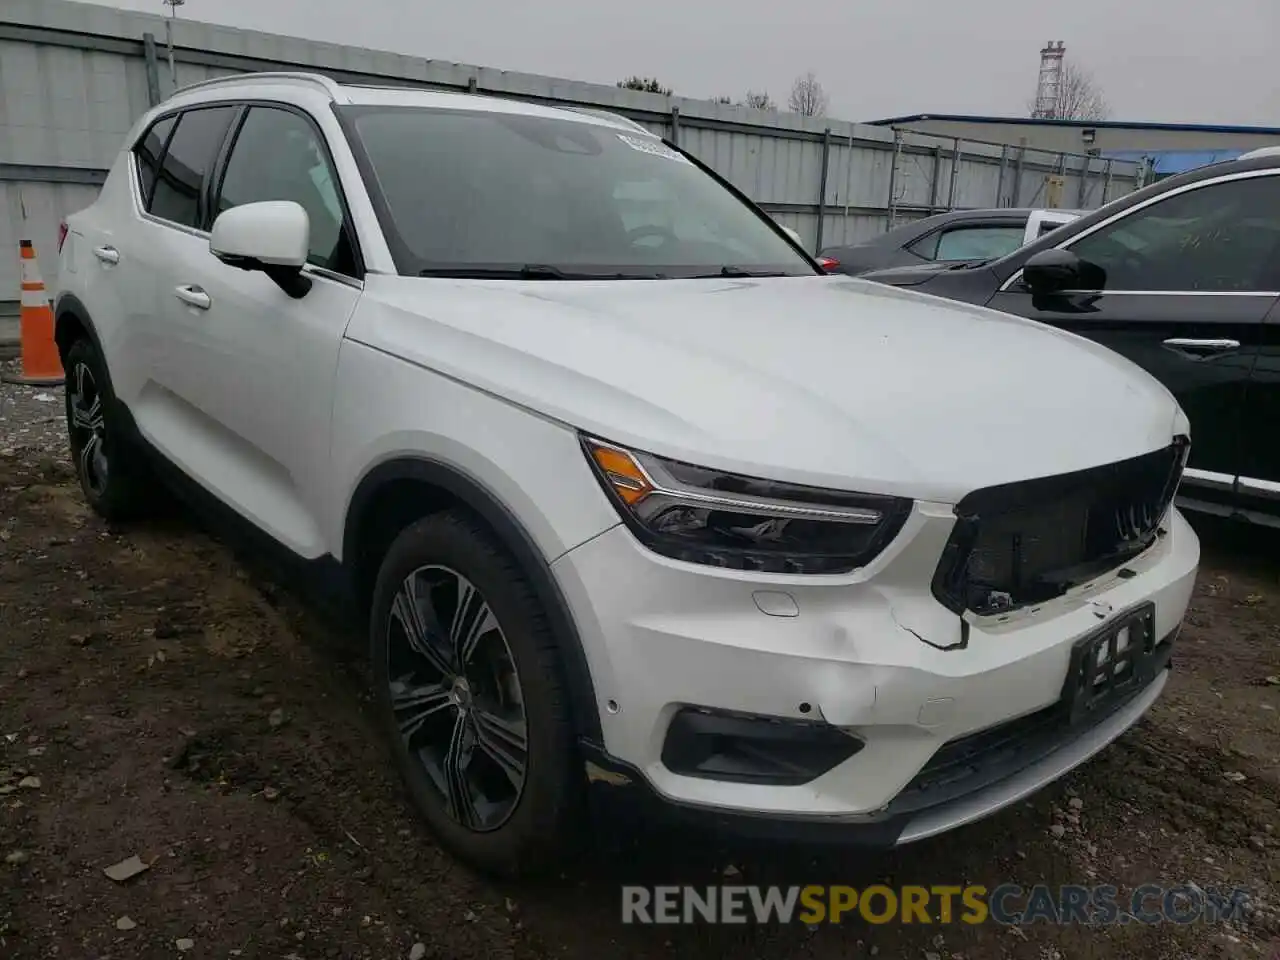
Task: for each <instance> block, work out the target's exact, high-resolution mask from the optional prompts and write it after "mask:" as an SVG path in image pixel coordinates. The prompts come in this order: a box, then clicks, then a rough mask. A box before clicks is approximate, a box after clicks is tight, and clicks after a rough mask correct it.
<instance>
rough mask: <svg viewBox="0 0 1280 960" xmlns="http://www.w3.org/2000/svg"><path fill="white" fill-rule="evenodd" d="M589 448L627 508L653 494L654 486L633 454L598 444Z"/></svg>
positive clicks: (592, 444)
mask: <svg viewBox="0 0 1280 960" xmlns="http://www.w3.org/2000/svg"><path fill="white" fill-rule="evenodd" d="M588 448H589V449H590V451H591V459H593V460H594V461H595V462H596V466H597V467H599V468H600V470H601V472H602V473H603V474H604V476H605V479H606V480H608V481H609V485H610V486H611V487H613V489H614V492H615V493H617V495H618V496H619V497H621V498H622V502H623V503H625V504H626V505H627V506H629V507H631V506H635V505H636V504H637V503H639V502H640V501H641V500H643V499H644V498H645V497H647V496H648V495H649V494H650V493H652V492H653V484H651V483H650V482H649V478H648V477H646V476H645V474H644V471H643V470H641V469H640V465H639V464H638V463H636V461H635V459H634V458H633V457H632V456H631V454H629V453H626V452H624V451H622V450H617V449H614V448H613V447H605V446H601V445H600V444H598V443H589V444H588Z"/></svg>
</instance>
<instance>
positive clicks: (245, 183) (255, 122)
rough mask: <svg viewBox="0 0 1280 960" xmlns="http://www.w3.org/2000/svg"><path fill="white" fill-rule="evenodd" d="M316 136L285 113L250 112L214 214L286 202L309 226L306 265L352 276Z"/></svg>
mask: <svg viewBox="0 0 1280 960" xmlns="http://www.w3.org/2000/svg"><path fill="white" fill-rule="evenodd" d="M319 138H320V135H319V134H318V133H317V132H316V130H315V128H314V127H312V126H311V124H310V123H308V122H307V121H306V119H304V118H303V117H301V116H299V115H298V114H296V113H293V112H291V111H288V110H276V109H272V108H270V107H254V108H252V109H251V110H250V111H249V114H248V116H247V117H246V118H245V122H244V125H243V126H242V127H241V128H240V133H239V135H238V136H237V137H236V141H235V145H234V146H233V147H232V148H231V156H230V158H229V159H228V160H227V168H226V173H225V174H224V175H223V178H222V187H221V189H220V191H219V197H218V207H217V209H218V212H219V213H221V212H223V211H224V210H230V209H231V208H232V207H239V206H243V205H244V204H246V203H257V202H259V201H262V200H292V201H293V202H295V203H298V204H301V205H302V208H303V209H304V210H306V211H307V217H308V218H309V219H310V221H311V249H310V255H309V257H308V260H309V261H310V262H311V263H313V264H315V265H316V266H319V267H326V268H328V269H330V270H337V271H340V272H342V273H345V274H349V275H350V274H354V273H355V260H354V257H353V255H352V251H351V245H350V243H349V242H348V240H349V238H348V236H347V232H346V230H345V229H344V228H343V218H342V203H341V201H340V200H339V196H338V187H337V177H336V176H335V175H334V173H333V170H332V169H331V168H330V166H329V160H328V157H327V155H326V153H325V150H324V146H323V144H322V142H321V141H320V139H319Z"/></svg>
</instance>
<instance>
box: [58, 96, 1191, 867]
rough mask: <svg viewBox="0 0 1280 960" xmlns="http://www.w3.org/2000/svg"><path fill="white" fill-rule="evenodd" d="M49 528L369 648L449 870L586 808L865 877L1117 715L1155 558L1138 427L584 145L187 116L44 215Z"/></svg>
mask: <svg viewBox="0 0 1280 960" xmlns="http://www.w3.org/2000/svg"><path fill="white" fill-rule="evenodd" d="M60 256H61V262H60V270H59V275H58V276H59V284H60V287H61V289H60V291H59V292H58V296H57V305H56V312H57V337H58V343H59V345H60V348H61V351H62V357H63V362H64V365H65V368H66V370H67V378H68V380H67V382H68V390H67V421H68V427H69V431H70V437H71V442H72V449H73V452H74V454H75V458H76V463H77V466H78V470H79V476H80V480H81V484H82V486H83V489H84V493H85V496H86V497H87V499H88V500H89V502H90V503H91V504H93V506H94V507H95V508H96V509H98V510H99V511H101V512H102V513H104V514H106V515H108V516H123V515H125V514H127V513H129V512H131V511H136V510H137V509H139V507H145V506H146V504H147V503H148V497H147V490H148V484H150V483H152V482H154V481H156V480H157V479H161V480H167V481H168V482H170V483H172V484H174V485H175V486H177V487H179V488H181V489H184V490H187V491H189V492H193V493H195V494H196V495H197V501H198V502H201V503H203V504H205V505H207V506H213V507H215V508H217V509H218V512H219V515H221V516H224V517H226V518H228V519H230V520H233V521H237V522H238V523H239V524H240V525H241V526H243V527H245V528H246V529H247V530H248V531H249V532H251V533H255V534H257V535H259V536H258V540H259V541H261V542H262V543H265V544H268V545H273V546H276V547H280V548H283V549H282V551H281V552H282V554H283V555H285V556H286V557H288V558H289V559H291V560H293V561H297V562H299V563H300V564H301V565H302V566H303V567H304V569H306V570H309V571H311V572H314V573H315V574H316V575H317V576H320V575H324V576H326V577H334V576H336V578H337V579H336V580H333V581H329V580H326V582H335V583H337V584H339V585H341V586H342V587H344V588H345V594H344V595H345V596H348V597H349V599H350V603H351V604H353V605H354V607H355V609H358V610H360V611H361V614H362V617H363V621H362V622H363V623H364V624H365V625H366V628H367V630H368V632H369V638H368V639H369V645H370V649H371V651H372V656H373V673H374V677H375V682H376V686H377V689H376V694H377V697H378V703H379V704H380V708H381V711H382V715H383V717H384V719H385V723H386V729H387V733H388V735H389V736H390V738H391V742H392V743H393V745H394V751H395V755H396V757H397V760H398V763H399V766H400V770H401V773H402V775H403V777H404V779H405V782H406V783H407V785H408V787H409V791H410V793H411V796H412V798H413V801H414V803H415V804H416V805H417V806H418V808H419V809H420V810H421V813H422V814H423V815H424V817H425V818H426V819H427V820H428V821H429V823H430V824H431V826H432V827H433V829H434V831H435V832H436V834H437V835H438V836H439V838H440V840H441V841H442V843H443V844H445V845H446V846H447V847H448V848H449V849H450V850H452V851H454V852H455V853H456V854H458V855H459V856H461V857H463V858H465V859H466V860H468V861H469V862H470V863H472V864H474V865H476V866H478V867H481V868H484V869H488V870H494V871H503V872H508V873H512V872H519V871H528V870H536V869H539V868H544V867H546V866H548V865H549V864H550V863H553V862H555V860H556V859H557V858H558V857H560V856H561V855H562V854H563V852H564V851H565V850H566V849H567V843H568V841H569V840H570V839H571V838H572V837H573V836H574V835H575V834H576V833H577V832H578V831H579V827H580V824H581V822H582V817H581V813H582V812H583V811H584V810H586V809H587V808H588V806H589V805H590V803H591V801H592V800H593V799H594V800H598V801H599V802H600V806H601V808H603V807H605V806H608V804H609V802H610V801H619V802H625V803H626V804H627V805H628V808H629V809H631V810H633V811H634V810H640V811H642V812H647V813H648V814H652V815H661V814H662V813H664V812H665V813H667V814H671V815H673V816H675V817H677V818H679V819H683V820H692V821H695V822H698V821H703V822H706V823H710V824H714V825H716V826H718V827H724V828H728V829H740V830H744V831H748V832H758V833H772V834H776V835H793V836H797V837H802V836H813V837H818V838H826V839H827V840H830V841H838V840H848V841H850V842H854V843H868V844H876V845H881V846H892V845H897V844H904V843H908V842H911V841H916V840H920V839H922V838H925V837H929V836H931V835H934V834H937V833H940V832H943V831H946V830H949V829H951V828H953V827H958V826H961V825H963V824H966V823H968V822H970V821H973V820H975V819H977V818H979V817H982V816H984V815H987V814H990V813H992V812H994V811H996V810H999V809H1000V808H1001V807H1003V806H1006V805H1007V804H1010V803H1012V802H1014V801H1016V800H1018V799H1019V798H1021V797H1024V796H1026V795H1027V794H1029V793H1030V792H1032V791H1034V790H1036V789H1037V788H1039V787H1041V786H1043V785H1044V784H1046V783H1049V782H1050V781H1052V780H1054V779H1055V778H1057V777H1059V776H1061V775H1062V774H1063V773H1065V772H1066V771H1068V770H1070V769H1071V768H1073V767H1074V766H1076V765H1077V764H1079V763H1081V762H1082V761H1084V760H1086V759H1087V758H1088V757H1089V756H1090V755H1092V754H1093V753H1095V752H1096V751H1098V750H1099V749H1101V748H1103V747H1104V746H1105V745H1106V744H1108V743H1109V742H1110V741H1112V740H1113V739H1115V738H1116V737H1117V736H1119V735H1120V734H1121V733H1122V732H1123V731H1124V730H1126V729H1127V728H1128V727H1129V726H1131V725H1132V724H1133V723H1135V722H1136V721H1137V720H1138V719H1139V718H1140V717H1141V716H1142V715H1143V713H1144V712H1145V711H1146V710H1147V708H1148V707H1150V706H1151V704H1152V702H1153V701H1154V700H1155V699H1156V698H1157V697H1158V696H1159V694H1160V691H1161V689H1162V688H1163V686H1164V684H1165V682H1166V678H1167V676H1168V670H1169V666H1170V651H1171V649H1172V646H1173V643H1174V640H1175V637H1176V634H1177V632H1178V626H1179V624H1180V622H1181V620H1182V618H1183V615H1184V613H1185V610H1186V607H1187V604H1188V599H1189V596H1190V593H1191V590H1192V584H1193V580H1194V578H1195V574H1196V567H1197V563H1198V559H1199V544H1198V541H1197V539H1196V536H1195V534H1194V533H1193V532H1192V530H1191V529H1190V528H1189V527H1188V525H1187V524H1186V522H1185V521H1184V520H1183V518H1182V516H1181V515H1180V514H1179V513H1178V511H1177V510H1176V509H1175V508H1174V507H1173V506H1172V503H1173V498H1174V494H1175V491H1176V488H1177V486H1178V483H1179V480H1180V477H1181V473H1182V469H1183V465H1184V463H1185V460H1186V453H1187V449H1188V443H1189V436H1188V434H1189V428H1188V422H1187V418H1186V417H1185V416H1184V415H1183V413H1182V411H1181V410H1180V409H1179V408H1178V406H1177V404H1176V403H1175V401H1174V399H1173V398H1172V397H1171V396H1170V394H1169V393H1168V392H1167V391H1166V390H1165V389H1164V388H1163V387H1162V386H1161V385H1160V384H1158V383H1157V382H1156V381H1155V380H1153V379H1152V378H1151V377H1149V376H1148V375H1147V374H1145V373H1143V372H1142V371H1141V370H1139V369H1138V368H1137V367H1135V366H1134V365H1132V364H1131V363H1129V362H1128V361H1126V360H1124V359H1122V358H1121V357H1119V356H1117V355H1116V354H1114V353H1111V352H1109V351H1107V350H1105V349H1103V348H1102V347H1099V346H1097V345H1094V344H1092V343H1090V342H1087V341H1085V340H1082V339H1079V338H1076V337H1074V336H1071V335H1067V334H1063V333H1060V332H1056V331H1054V330H1052V329H1050V328H1048V327H1045V326H1041V325H1038V324H1036V323H1032V322H1029V321H1026V320H1022V319H1016V318H1013V317H1010V316H1005V315H1003V314H998V313H994V312H991V311H988V310H983V309H977V308H973V307H968V306H963V305H960V304H956V303H951V302H944V301H942V300H939V299H934V298H930V297H925V296H921V295H916V294H913V293H911V292H909V291H902V290H895V289H892V288H889V287H884V286H877V285H873V284H869V283H865V282H862V281H858V280H854V279H849V278H841V277H834V276H827V275H825V274H824V273H823V271H822V270H821V269H820V268H819V267H818V266H817V264H816V263H815V262H814V261H813V259H812V258H811V257H809V256H808V255H806V254H805V253H804V252H803V251H802V250H801V249H800V248H799V247H798V246H797V245H796V244H795V243H794V242H793V240H792V239H791V238H790V237H789V236H788V235H787V234H786V233H785V232H784V231H783V230H782V229H781V228H780V227H778V226H777V225H776V224H774V223H773V222H772V221H771V220H770V219H769V218H768V217H767V216H766V215H765V214H764V213H762V212H761V211H760V210H759V209H758V208H756V207H754V206H753V205H752V204H750V203H749V202H748V201H747V200H746V199H745V198H744V197H743V196H741V195H740V194H739V193H738V192H736V191H735V190H734V189H733V188H732V187H730V186H729V185H728V184H727V183H725V182H724V181H723V180H721V179H720V178H718V177H717V176H715V175H714V174H712V173H711V172H710V171H709V170H707V169H706V168H704V167H703V166H702V165H701V164H699V163H698V162H697V161H696V160H694V159H693V158H692V157H690V156H688V155H686V154H685V153H683V152H681V151H680V150H678V149H676V148H674V147H673V146H671V145H669V144H665V143H664V142H662V141H661V140H660V139H658V138H657V137H655V136H653V135H652V134H650V133H648V132H647V131H645V130H643V129H642V128H640V127H638V126H637V125H635V124H633V123H630V122H629V121H626V120H623V119H621V118H618V117H612V116H604V115H598V114H587V113H580V112H575V111H572V110H568V109H555V108H550V107H544V106H535V105H529V104H522V103H515V102H508V101H505V100H501V99H493V98H485V97H479V96H469V95H464V94H448V93H436V92H424V91H408V90H382V89H371V88H357V87H348V86H340V85H337V84H335V83H333V82H332V81H329V80H325V79H322V78H320V77H315V76H307V75H248V76H241V77H233V78H232V77H229V78H222V79H219V80H216V81H212V82H209V83H205V84H201V85H198V86H196V87H193V88H188V89H186V90H184V91H181V92H179V93H178V94H176V95H175V96H173V97H171V98H170V99H169V100H167V101H165V102H164V103H163V104H161V105H160V106H158V107H157V108H155V109H153V110H152V111H150V112H149V113H148V114H147V115H146V116H145V117H143V118H142V119H141V120H140V121H139V122H138V124H137V125H136V127H135V129H134V130H133V131H132V132H131V134H130V136H129V139H128V142H127V143H126V144H125V145H124V148H123V150H122V152H121V153H120V155H119V156H118V158H117V159H116V161H115V163H114V166H113V167H112V169H111V172H110V176H109V178H108V179H107V181H106V184H105V187H104V188H103V190H102V193H101V196H100V198H99V199H98V200H97V201H96V202H95V203H94V204H93V205H92V206H90V207H89V208H88V209H86V210H83V211H81V212H79V213H77V214H75V215H74V216H72V217H70V218H69V221H68V224H67V229H66V233H65V239H64V242H63V244H62V248H61V252H60Z"/></svg>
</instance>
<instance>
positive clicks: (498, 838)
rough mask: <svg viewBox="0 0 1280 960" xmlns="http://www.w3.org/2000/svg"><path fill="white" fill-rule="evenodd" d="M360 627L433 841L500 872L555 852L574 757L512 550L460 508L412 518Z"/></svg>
mask: <svg viewBox="0 0 1280 960" xmlns="http://www.w3.org/2000/svg"><path fill="white" fill-rule="evenodd" d="M371 634H372V635H371V641H372V643H371V645H372V654H373V670H374V681H375V684H376V693H377V696H378V700H379V705H380V708H381V712H382V715H383V719H384V722H385V724H386V726H387V730H388V733H389V735H390V736H391V739H392V745H393V749H394V751H395V754H396V760H397V763H398V765H399V767H400V772H401V774H402V776H403V778H404V781H405V783H406V785H407V787H408V789H409V792H410V795H411V796H412V798H413V801H414V803H415V805H416V806H417V808H418V810H419V811H420V812H421V814H422V815H423V817H424V818H425V819H426V820H427V822H428V824H429V825H430V826H431V828H432V829H433V831H434V833H435V834H436V836H437V837H438V838H439V839H440V841H441V843H442V845H443V846H445V847H446V848H447V849H448V850H449V851H450V852H452V853H453V854H454V855H456V856H458V857H459V858H460V859H462V860H464V861H466V862H467V863H469V864H470V865H472V866H474V867H476V868H477V869H480V870H483V871H485V872H489V873H495V874H499V875H503V876H517V875H522V874H531V873H538V872H541V871H543V870H546V869H550V868H551V867H553V866H555V865H557V864H558V863H559V862H561V861H562V860H563V859H564V858H565V857H566V856H567V855H568V854H569V853H570V852H571V850H572V848H573V846H574V845H575V841H576V839H577V835H576V831H575V829H574V827H575V823H576V822H577V821H576V817H575V814H576V812H577V810H578V805H579V802H580V792H581V782H580V777H579V776H578V771H579V770H580V769H581V768H580V766H579V765H578V763H577V761H576V759H575V757H576V750H575V746H574V736H573V727H572V723H571V722H570V717H569V712H568V698H567V695H566V691H565V686H564V684H563V682H562V680H561V675H560V664H559V661H558V658H557V655H556V650H555V645H554V641H553V638H552V635H551V631H550V627H549V625H548V622H547V618H546V614H545V612H544V611H543V609H542V607H541V605H540V604H539V602H538V599H537V596H536V594H535V592H534V590H533V588H532V587H531V586H530V584H529V582H528V580H527V578H526V577H525V576H524V574H523V572H522V571H521V570H520V568H519V565H518V564H517V563H516V561H515V560H514V559H513V558H512V557H510V556H509V555H508V554H507V553H506V551H504V550H503V549H502V547H501V546H500V545H499V544H498V543H497V542H496V541H495V540H494V539H493V537H492V535H491V534H489V532H488V531H487V530H486V529H485V528H484V527H482V526H481V525H480V524H479V523H478V522H477V521H475V520H474V519H473V518H471V517H470V516H469V515H467V514H465V513H461V512H448V513H442V514H438V515H435V516H431V517H427V518H425V519H423V520H420V521H418V522H417V523H415V524H413V525H412V526H411V527H409V528H408V529H407V530H405V531H404V532H403V533H402V534H401V535H400V536H399V537H398V538H397V539H396V541H395V543H394V544H393V545H392V547H391V549H390V551H389V552H388V554H387V557H386V558H385V560H384V561H383V564H382V568H381V570H380V572H379V575H378V580H377V586H376V588H375V591H374V603H373V611H372V617H371Z"/></svg>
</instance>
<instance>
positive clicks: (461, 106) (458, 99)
mask: <svg viewBox="0 0 1280 960" xmlns="http://www.w3.org/2000/svg"><path fill="white" fill-rule="evenodd" d="M264 85H270V86H275V87H286V88H292V89H296V90H298V92H299V93H300V94H301V95H303V96H310V97H314V96H316V95H320V96H323V97H325V98H327V99H328V100H329V101H330V102H332V103H335V104H341V105H348V106H412V107H424V108H429V109H437V110H467V111H481V112H490V113H502V114H515V115H521V116H530V117H545V118H547V119H552V120H554V119H559V120H573V121H577V122H581V123H592V124H597V125H600V126H607V127H612V128H615V129H618V130H625V131H627V132H629V133H636V134H643V135H645V136H650V137H657V136H659V135H658V134H655V133H653V132H652V131H651V130H649V129H647V128H646V127H644V126H642V125H641V124H639V123H637V122H636V121H634V120H630V119H628V118H627V117H624V116H622V115H620V114H616V113H611V112H609V111H606V110H596V109H591V108H586V107H583V108H574V107H554V106H546V105H544V104H540V103H530V102H528V101H525V100H518V99H514V98H508V97H498V96H492V95H489V94H478V93H465V92H461V91H452V90H436V89H431V88H427V87H410V86H403V85H402V86H377V85H373V84H369V85H365V84H351V83H339V82H338V81H336V80H333V79H332V78H330V77H327V76H324V75H323V74H317V73H305V72H263V73H241V74H233V75H230V76H224V77H213V78H211V79H209V80H203V81H201V82H199V83H193V84H190V85H189V86H186V87H182V88H181V89H179V90H177V91H175V92H174V93H173V95H172V96H170V97H169V98H168V99H167V100H166V101H165V102H164V104H162V106H177V105H180V102H181V101H184V100H191V101H200V102H209V101H210V100H218V99H233V98H237V97H243V96H248V95H250V94H252V93H254V92H255V91H257V90H260V89H261V88H262V87H263V86H264Z"/></svg>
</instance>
